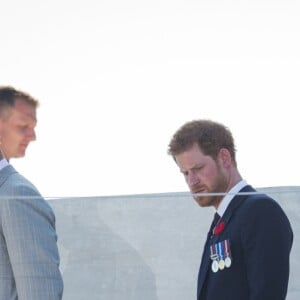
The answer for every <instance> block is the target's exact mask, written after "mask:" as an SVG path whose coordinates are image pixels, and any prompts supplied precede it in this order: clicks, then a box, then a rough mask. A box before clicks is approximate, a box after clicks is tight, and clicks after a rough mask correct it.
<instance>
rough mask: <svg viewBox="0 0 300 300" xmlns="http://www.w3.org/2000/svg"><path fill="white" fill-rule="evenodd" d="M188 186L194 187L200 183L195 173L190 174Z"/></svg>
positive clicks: (187, 179)
mask: <svg viewBox="0 0 300 300" xmlns="http://www.w3.org/2000/svg"><path fill="white" fill-rule="evenodd" d="M186 181H187V184H188V186H193V185H196V184H198V183H199V178H198V176H197V175H196V174H195V173H194V172H190V173H189V174H188V175H187V178H186Z"/></svg>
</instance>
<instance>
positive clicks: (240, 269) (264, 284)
mask: <svg viewBox="0 0 300 300" xmlns="http://www.w3.org/2000/svg"><path fill="white" fill-rule="evenodd" d="M168 152H169V154H170V155H172V157H173V158H174V160H175V162H176V163H177V165H178V167H179V169H180V171H181V172H182V174H183V175H184V177H185V180H186V182H187V184H188V186H189V188H190V191H191V192H192V193H193V194H194V195H193V196H194V199H195V200H196V201H197V203H198V204H199V205H200V206H202V207H207V206H213V207H214V208H215V210H216V213H215V218H214V221H213V223H212V225H211V228H210V230H209V232H208V235H207V240H206V243H205V245H204V249H203V254H202V260H201V265H200V269H199V274H198V288H197V299H198V300H218V299H220V300H284V299H286V295H287V289H288V280H289V260H290V251H291V247H292V243H293V232H292V229H291V225H290V222H289V220H288V218H287V216H286V214H285V213H284V211H283V210H282V208H281V207H280V206H279V204H278V203H277V202H276V201H275V200H273V199H272V198H270V197H269V196H267V195H265V194H259V193H257V192H256V191H255V189H253V188H252V187H251V186H250V185H248V184H247V183H246V181H245V180H243V179H242V176H241V175H240V173H239V171H238V168H237V163H236V157H235V152H236V150H235V145H234V139H233V137H232V134H231V132H230V131H229V129H228V128H227V127H225V126H224V125H223V124H220V123H217V122H213V121H210V120H195V121H191V122H188V123H186V124H184V125H183V126H182V127H181V128H179V129H178V131H177V132H176V133H175V134H174V135H173V137H172V139H171V141H170V144H169V148H168Z"/></svg>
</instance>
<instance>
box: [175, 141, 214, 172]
mask: <svg viewBox="0 0 300 300" xmlns="http://www.w3.org/2000/svg"><path fill="white" fill-rule="evenodd" d="M209 158H210V156H207V155H204V154H203V152H202V151H201V149H200V148H199V146H198V144H196V143H195V144H193V146H192V147H190V148H188V149H187V150H186V151H184V152H182V153H180V154H178V155H176V156H175V160H176V162H177V164H178V165H179V166H182V167H187V168H190V167H192V166H194V165H196V164H198V163H200V162H202V161H203V162H204V161H205V160H207V159H209Z"/></svg>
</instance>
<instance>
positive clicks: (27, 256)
mask: <svg viewBox="0 0 300 300" xmlns="http://www.w3.org/2000/svg"><path fill="white" fill-rule="evenodd" d="M56 242H57V236H56V231H55V216H54V213H53V211H52V209H51V207H50V206H49V205H48V204H47V202H46V201H45V200H44V199H43V198H42V197H41V195H40V194H39V192H38V191H37V189H36V188H35V187H34V186H33V185H32V184H31V183H30V182H29V181H28V180H27V179H26V178H24V177H23V176H22V175H20V174H19V173H18V172H16V170H15V169H14V168H13V167H12V166H11V165H8V166H6V167H5V168H3V169H2V170H0V299H1V300H17V299H18V300H50V299H51V300H56V299H62V292H63V281H62V277H61V274H60V271H59V254H58V249H57V244H56Z"/></svg>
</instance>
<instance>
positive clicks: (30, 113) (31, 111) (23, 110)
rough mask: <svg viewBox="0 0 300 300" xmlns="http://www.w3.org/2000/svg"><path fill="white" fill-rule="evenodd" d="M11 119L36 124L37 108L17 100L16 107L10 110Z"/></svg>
mask: <svg viewBox="0 0 300 300" xmlns="http://www.w3.org/2000/svg"><path fill="white" fill-rule="evenodd" d="M10 111H11V113H10V116H9V118H18V119H20V120H23V121H31V122H36V121H37V119H36V108H35V107H34V106H33V105H31V104H29V103H28V102H26V101H24V100H22V99H16V101H15V105H14V106H13V107H12V108H11V109H10Z"/></svg>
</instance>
